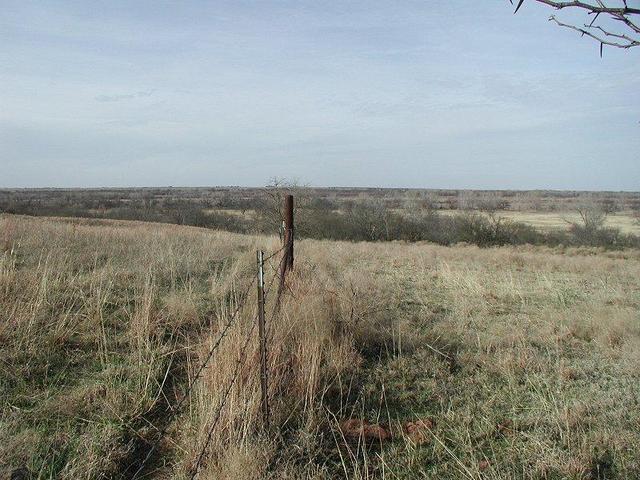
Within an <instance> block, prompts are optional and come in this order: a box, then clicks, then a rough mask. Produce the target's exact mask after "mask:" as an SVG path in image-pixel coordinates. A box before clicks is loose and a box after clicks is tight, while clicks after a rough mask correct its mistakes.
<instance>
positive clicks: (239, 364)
mask: <svg viewBox="0 0 640 480" xmlns="http://www.w3.org/2000/svg"><path fill="white" fill-rule="evenodd" d="M256 324H257V322H256V320H255V319H254V321H253V325H252V326H251V329H250V330H249V333H248V334H247V337H246V338H245V341H244V345H243V346H242V350H241V351H240V358H238V360H237V362H236V366H235V370H234V372H233V377H232V378H231V381H230V382H229V385H228V386H227V389H226V390H225V392H224V395H223V397H222V400H220V404H219V405H218V409H217V411H216V414H215V417H214V420H213V422H212V424H211V427H210V428H209V432H208V433H207V439H206V441H205V443H204V446H203V447H202V450H200V454H199V455H198V460H197V462H196V465H195V467H194V470H193V473H192V474H191V480H194V479H195V478H196V477H197V476H198V473H199V471H200V466H201V465H202V459H203V458H204V455H205V453H206V452H207V449H208V448H209V444H210V443H211V439H212V438H213V432H214V430H215V428H216V426H217V425H218V421H219V420H220V416H221V414H222V409H223V408H224V406H225V404H226V403H227V399H228V398H229V395H230V393H231V389H232V388H233V386H234V385H235V383H236V381H237V380H238V376H239V375H240V370H241V367H243V366H244V365H245V362H246V360H247V347H248V346H249V342H250V341H251V337H252V335H253V332H254V330H255V328H256Z"/></svg>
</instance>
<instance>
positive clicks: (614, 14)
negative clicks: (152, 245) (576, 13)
mask: <svg viewBox="0 0 640 480" xmlns="http://www.w3.org/2000/svg"><path fill="white" fill-rule="evenodd" d="M509 1H510V2H511V4H512V5H513V0H509ZM532 1H536V2H538V3H542V4H545V5H549V6H550V7H553V8H555V9H556V10H562V9H566V8H574V9H579V10H582V11H584V12H586V13H587V15H591V16H593V18H592V19H591V21H590V22H589V23H588V24H587V23H585V24H584V25H575V24H570V23H565V22H562V21H560V20H558V19H557V18H556V17H555V15H551V17H549V21H551V22H554V23H555V24H556V25H558V26H560V27H564V28H569V29H571V30H575V31H577V32H580V33H581V34H582V36H585V35H586V36H588V37H590V38H593V39H594V40H596V41H597V42H599V43H600V56H602V49H603V47H604V45H609V46H611V47H616V48H625V49H626V48H631V47H637V46H639V45H640V8H635V7H630V6H629V5H628V3H627V0H618V1H615V2H614V1H609V2H607V1H604V0H595V1H594V2H584V1H580V0H573V1H556V0H532ZM523 3H524V0H518V4H517V6H516V9H515V12H514V13H516V12H517V11H518V10H519V9H520V7H521V6H522V4H523ZM603 20H604V21H605V22H607V21H608V20H613V21H615V22H619V23H620V24H621V27H622V29H621V30H618V31H614V30H613V29H611V28H610V27H609V26H608V25H607V24H606V23H602V21H603ZM596 22H597V23H596Z"/></svg>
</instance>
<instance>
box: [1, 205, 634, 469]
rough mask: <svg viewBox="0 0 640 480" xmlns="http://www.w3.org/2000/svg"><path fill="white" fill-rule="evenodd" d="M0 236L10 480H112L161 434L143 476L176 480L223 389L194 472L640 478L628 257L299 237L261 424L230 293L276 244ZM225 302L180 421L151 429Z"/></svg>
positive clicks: (94, 227) (236, 292)
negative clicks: (411, 432) (360, 437)
mask: <svg viewBox="0 0 640 480" xmlns="http://www.w3.org/2000/svg"><path fill="white" fill-rule="evenodd" d="M9 224H11V225H12V226H11V238H12V240H11V241H12V245H14V248H13V252H11V253H8V252H7V251H5V252H4V254H2V256H0V315H1V316H2V317H1V323H0V341H1V342H2V349H1V353H0V359H1V361H0V368H2V376H1V378H0V386H1V387H2V388H1V399H2V411H3V413H2V418H1V423H0V440H1V441H0V444H1V445H2V447H0V465H2V468H4V469H5V471H7V472H11V471H13V470H15V469H18V468H26V469H28V470H29V471H30V472H31V473H32V474H33V475H35V476H39V477H41V478H54V477H55V478H100V477H104V476H107V477H116V478H117V477H124V478H126V477H127V475H129V476H130V474H131V470H128V471H127V470H126V469H127V467H128V466H130V465H132V464H133V465H137V464H136V462H139V460H140V458H142V456H144V453H145V452H146V450H145V449H146V448H148V443H146V442H153V441H154V440H155V439H156V438H157V430H158V429H161V428H164V427H166V428H167V430H168V434H167V435H166V438H165V439H164V440H163V441H162V442H161V443H160V445H159V448H158V451H157V452H156V454H154V455H153V456H152V459H151V462H150V464H149V467H148V468H147V469H145V471H144V473H145V475H147V476H148V478H188V476H189V472H190V471H191V470H192V469H193V467H194V465H195V464H196V462H197V460H198V457H199V454H200V452H201V451H202V447H203V445H204V444H205V443H206V441H207V436H208V432H209V430H210V428H211V426H212V422H214V421H215V418H216V414H217V412H218V409H219V406H220V403H221V401H222V400H223V398H225V393H226V390H227V386H228V385H229V383H230V382H231V381H232V380H233V379H234V378H235V384H234V385H233V387H232V388H231V390H230V393H229V396H228V398H226V401H225V405H224V408H222V409H221V410H220V412H221V413H220V417H219V419H218V420H217V424H216V428H215V430H214V434H213V436H212V437H211V442H210V444H209V448H208V449H207V451H206V452H205V455H204V457H203V462H202V469H201V474H200V475H201V476H200V478H230V479H236V478H237V479H244V478H251V477H254V478H291V479H297V478H420V477H424V478H531V479H533V478H633V477H634V475H637V474H638V473H639V472H640V466H639V464H638V461H637V456H636V455H635V453H634V452H637V451H638V448H640V434H639V433H638V432H639V431H640V430H639V429H638V426H639V425H640V417H639V416H638V414H637V411H638V410H637V408H636V407H637V401H638V398H640V392H639V391H638V387H637V386H638V384H639V383H638V382H637V380H638V378H637V371H638V368H637V367H638V366H639V364H640V357H638V351H640V350H639V349H638V347H639V346H640V327H639V325H640V318H639V317H638V311H640V309H639V307H640V285H639V282H638V278H640V254H639V253H638V252H637V251H635V250H626V251H618V252H605V251H602V250H597V249H589V248H582V249H567V248H556V249H550V248H541V247H536V248H534V247H526V246H525V247H517V248H516V247H501V248H492V249H478V248H475V247H469V246H457V247H440V246H435V245H430V244H405V243H399V242H393V243H377V244H369V243H357V244H353V243H342V242H330V241H311V240H305V241H302V242H299V244H298V246H297V260H296V262H297V263H296V269H295V270H294V272H293V273H292V274H291V276H290V277H289V282H288V286H289V287H288V289H287V291H286V293H285V295H284V297H283V303H282V306H281V308H280V310H279V312H278V314H277V315H275V314H274V313H273V312H274V301H275V293H274V292H275V287H274V288H273V289H272V290H271V291H270V292H271V293H270V294H269V295H268V298H267V325H268V332H269V339H270V340H269V355H268V362H269V379H270V398H271V408H272V425H271V427H270V428H269V429H266V430H265V429H263V426H262V424H261V414H260V404H259V399H260V394H259V376H258V369H257V364H258V353H257V334H256V332H255V330H254V331H252V330H251V329H252V326H253V325H254V321H255V301H254V300H255V293H254V292H255V290H254V288H253V287H252V289H251V290H250V296H249V301H247V302H243V301H242V300H243V299H242V298H241V293H242V292H243V291H244V290H245V288H246V287H247V286H248V282H249V281H250V280H251V276H252V275H253V274H254V270H255V267H254V258H255V256H254V255H255V249H256V248H263V249H265V250H267V251H273V250H275V249H276V248H277V247H278V242H277V240H276V239H275V238H273V237H256V236H242V235H234V234H228V233H223V232H214V231H207V230H202V229H196V228H190V227H176V226H168V225H158V224H154V225H150V224H144V223H135V222H110V221H87V220H82V221H77V220H60V219H56V220H48V219H31V218H24V217H3V218H1V219H0V229H2V230H0V231H2V232H4V231H8V227H7V225H9ZM273 266H274V267H275V265H273ZM267 271H268V272H272V269H271V267H268V268H267ZM270 275H271V273H270V274H269V275H268V277H267V278H268V280H270V279H271V276H270ZM237 306H240V310H239V315H238V317H237V324H236V326H235V327H233V328H232V329H231V330H230V333H229V335H228V337H226V338H225V339H224V341H223V342H222V343H221V345H220V347H219V349H218V350H217V351H216V352H215V353H214V355H213V357H212V359H211V361H210V362H209V364H208V366H207V368H206V369H205V370H204V372H203V375H202V378H200V379H199V380H198V382H196V383H195V388H194V390H193V391H191V393H190V395H189V397H188V398H186V401H185V405H186V408H185V409H184V410H183V411H182V412H180V413H179V414H177V415H173V414H168V413H167V409H170V408H171V406H174V405H176V404H178V403H179V402H180V401H181V399H182V398H183V397H184V395H185V392H186V391H187V386H188V385H189V383H190V381H191V380H192V379H193V377H194V375H195V372H196V371H197V368H198V366H199V365H200V364H201V362H202V361H203V360H204V359H205V358H206V356H207V354H208V352H209V350H210V348H211V346H212V345H213V343H214V342H215V341H216V339H217V337H218V335H219V333H220V331H221V329H222V328H223V326H224V324H225V323H226V322H227V321H228V319H229V318H230V316H231V315H232V313H233V312H234V311H235V309H236V307H237ZM247 338H248V339H249V342H248V343H247V349H246V362H241V363H240V364H239V360H243V359H244V357H243V344H244V342H245V340H246V339H247ZM239 365H240V368H239V369H238V368H237V367H238V366H239ZM236 371H238V375H237V377H236V376H235V372H236ZM348 418H359V419H366V420H368V421H371V422H376V423H377V422H381V423H385V424H386V425H387V427H388V428H389V429H390V430H391V432H392V433H393V434H394V440H393V441H391V442H389V443H388V444H385V445H383V446H380V445H377V446H375V445H374V446H371V445H369V446H367V445H364V444H361V443H356V444H354V443H353V442H351V441H348V440H347V439H346V438H344V436H343V434H342V432H341V431H340V428H339V427H338V424H339V422H340V421H341V420H344V419H348ZM420 418H431V419H433V424H432V425H433V426H432V428H430V429H429V430H428V435H427V434H425V435H426V439H425V441H424V442H420V444H416V443H415V442H413V441H411V440H410V439H408V438H407V437H406V435H405V434H404V433H403V432H402V428H401V427H402V424H403V423H406V422H407V421H409V420H415V419H420ZM429 424H430V425H431V423H429ZM2 473H3V474H4V472H2Z"/></svg>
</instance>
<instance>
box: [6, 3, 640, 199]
mask: <svg viewBox="0 0 640 480" xmlns="http://www.w3.org/2000/svg"><path fill="white" fill-rule="evenodd" d="M629 4H630V6H632V5H633V6H635V4H638V5H639V6H640V0H632V1H630V2H629ZM0 7H1V10H2V15H0V188H2V187H108V186H114V187H126V186H168V185H173V186H215V185H240V186H262V185H266V184H268V183H269V181H270V179H272V178H273V177H280V178H288V179H296V180H298V181H299V182H300V183H303V184H308V185H314V186H377V187H408V188H475V189H572V190H633V191H637V190H640V47H638V48H636V49H630V50H624V51H623V50H617V49H613V48H605V49H604V55H603V58H600V56H599V45H598V44H597V43H595V42H594V41H591V40H589V39H587V38H581V37H580V36H579V35H578V34H576V33H575V32H572V31H569V30H566V29H562V28H560V27H557V26H555V25H553V24H552V23H551V22H548V21H547V19H548V17H549V15H551V14H553V13H554V11H552V10H551V9H550V8H549V7H546V6H543V5H539V4H537V3H536V2H533V1H532V0H529V1H525V3H524V5H523V7H522V8H521V10H520V11H519V12H518V13H517V15H514V14H513V7H512V6H511V5H510V4H509V2H508V1H507V0H482V1H476V0H473V1H472V0H421V1H376V0H365V1H332V2H328V1H319V0H315V1H241V0H235V1H209V2H204V1H189V0H185V1H161V0H154V1H142V0H140V1H137V0H136V1H133V0H126V1H118V0H110V1H100V2H98V1H87V0H81V1H55V0H53V1H46V2H45V1H40V2H33V1H28V0H19V1H13V0H0ZM559 17H561V18H563V19H566V20H573V19H575V18H574V17H573V15H572V14H570V13H563V14H562V15H559Z"/></svg>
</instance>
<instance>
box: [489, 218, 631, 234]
mask: <svg viewBox="0 0 640 480" xmlns="http://www.w3.org/2000/svg"><path fill="white" fill-rule="evenodd" d="M500 216H502V217H505V218H509V219H511V220H514V221H517V222H522V223H527V224H529V225H532V226H534V227H537V228H542V229H566V228H568V227H569V222H577V223H580V216H579V215H578V214H577V213H573V212H567V213H558V212H500ZM605 226H607V227H614V228H619V229H620V231H621V232H623V233H633V234H636V235H639V234H640V223H638V221H637V220H636V219H635V218H634V217H633V215H632V214H631V212H624V213H622V212H621V213H615V214H612V215H608V216H607V219H606V221H605Z"/></svg>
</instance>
